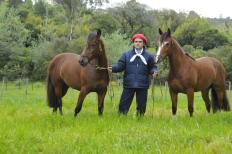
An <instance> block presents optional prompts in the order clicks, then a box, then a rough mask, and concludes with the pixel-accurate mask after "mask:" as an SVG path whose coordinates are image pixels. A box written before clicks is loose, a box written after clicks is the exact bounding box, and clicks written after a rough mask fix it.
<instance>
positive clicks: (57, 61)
mask: <svg viewBox="0 0 232 154" xmlns="http://www.w3.org/2000/svg"><path fill="white" fill-rule="evenodd" d="M100 36H101V30H97V32H92V33H90V34H89V35H88V37H87V43H86V45H85V48H84V49H83V51H82V53H81V55H78V54H74V53H61V54H58V55H56V56H55V57H54V58H53V59H52V60H51V61H50V63H49V65H48V76H47V102H48V106H49V107H51V108H53V112H57V109H59V112H60V114H61V115H62V97H63V96H64V95H65V94H66V93H67V90H68V88H69V87H71V88H73V89H76V90H79V91H80V93H79V97H78V101H77V104H76V108H75V111H74V116H77V114H78V113H79V112H80V111H81V108H82V104H83V101H84V99H85V97H86V95H87V94H88V93H89V92H96V93H97V95H98V114H99V115H102V113H103V108H104V98H105V95H106V91H107V86H108V84H109V75H108V70H107V69H97V68H107V67H108V64H107V58H106V53H105V47H104V43H103V41H102V40H101V38H100Z"/></svg>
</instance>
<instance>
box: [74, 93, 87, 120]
mask: <svg viewBox="0 0 232 154" xmlns="http://www.w3.org/2000/svg"><path fill="white" fill-rule="evenodd" d="M86 95H87V91H86V89H85V88H82V89H81V91H80V94H79V97H78V101H77V105H76V108H75V111H74V116H75V117H76V116H77V114H78V113H79V112H80V111H81V108H82V104H83V101H84V99H85V96H86Z"/></svg>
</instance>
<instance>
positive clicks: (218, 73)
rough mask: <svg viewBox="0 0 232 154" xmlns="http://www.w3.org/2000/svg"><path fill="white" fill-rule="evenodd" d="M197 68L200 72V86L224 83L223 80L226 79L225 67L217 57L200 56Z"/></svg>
mask: <svg viewBox="0 0 232 154" xmlns="http://www.w3.org/2000/svg"><path fill="white" fill-rule="evenodd" d="M195 68H196V69H197V73H198V85H199V87H203V86H206V85H212V84H222V82H224V81H225V68H224V66H223V65H222V63H220V62H219V61H218V60H217V59H216V58H213V57H202V58H198V59H197V60H196V64H195ZM200 89H201V88H200Z"/></svg>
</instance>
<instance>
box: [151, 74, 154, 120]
mask: <svg viewBox="0 0 232 154" xmlns="http://www.w3.org/2000/svg"><path fill="white" fill-rule="evenodd" d="M154 95H155V78H154V77H152V80H151V99H152V111H151V112H152V113H151V116H152V118H153V116H154V108H155V96H154Z"/></svg>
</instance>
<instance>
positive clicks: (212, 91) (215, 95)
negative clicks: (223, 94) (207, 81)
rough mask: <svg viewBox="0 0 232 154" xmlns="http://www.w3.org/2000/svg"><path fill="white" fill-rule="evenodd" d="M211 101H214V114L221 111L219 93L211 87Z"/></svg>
mask: <svg viewBox="0 0 232 154" xmlns="http://www.w3.org/2000/svg"><path fill="white" fill-rule="evenodd" d="M211 100H212V108H213V112H217V111H218V110H219V103H218V97H217V92H216V90H215V87H214V86H211Z"/></svg>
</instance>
